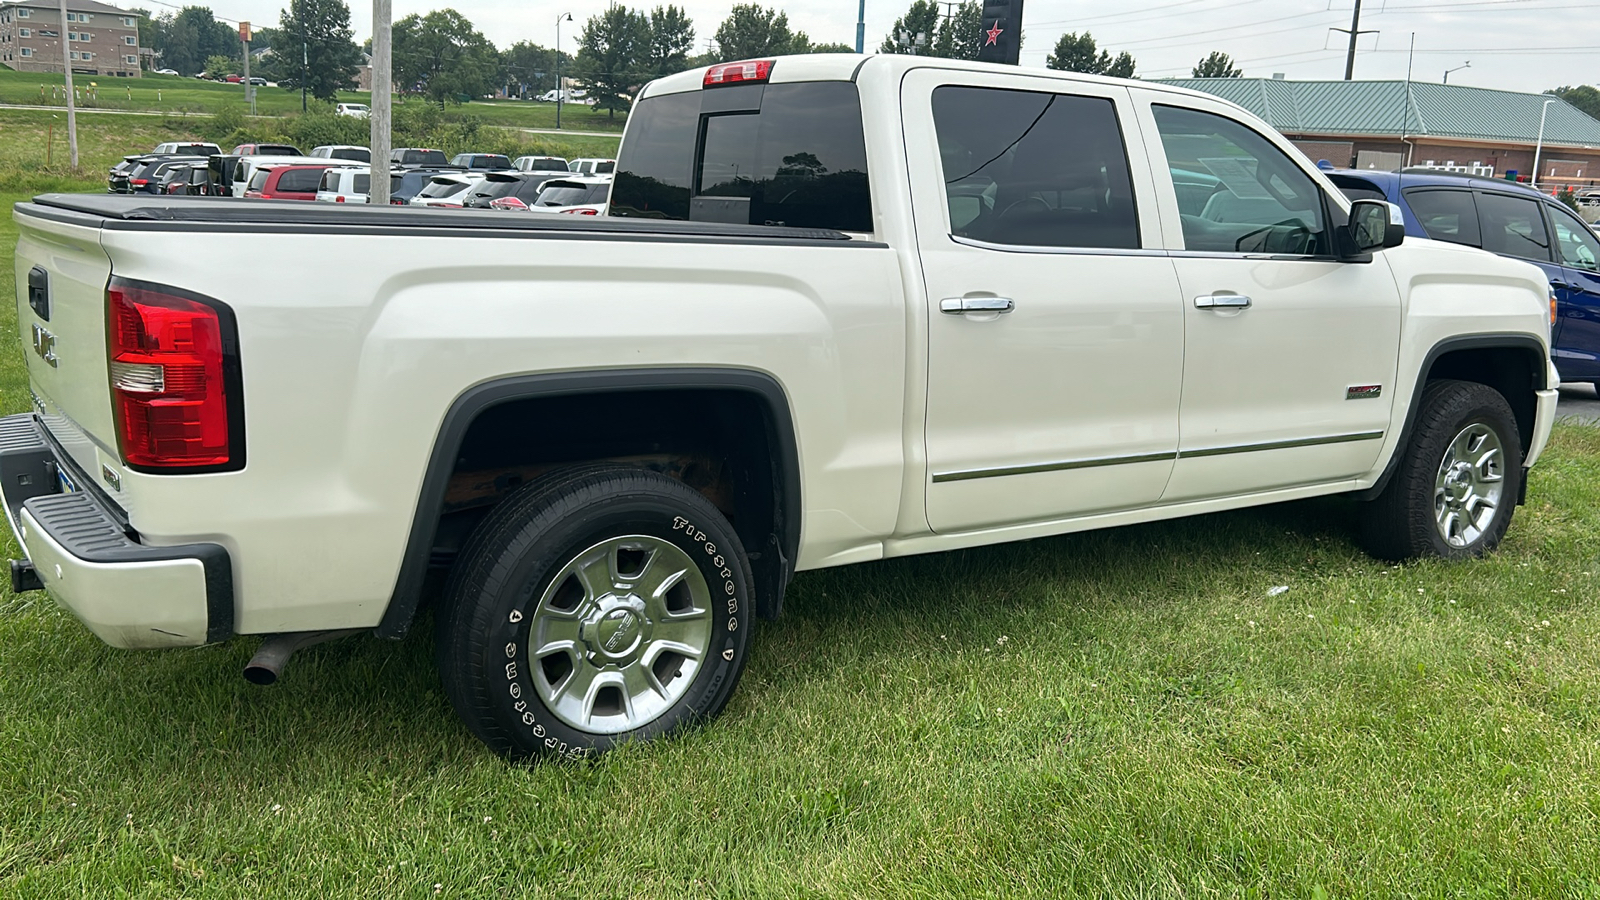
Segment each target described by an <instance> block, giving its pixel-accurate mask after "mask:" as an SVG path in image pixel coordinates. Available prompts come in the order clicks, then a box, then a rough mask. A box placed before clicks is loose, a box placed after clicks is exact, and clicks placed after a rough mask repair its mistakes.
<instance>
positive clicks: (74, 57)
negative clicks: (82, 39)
mask: <svg viewBox="0 0 1600 900" xmlns="http://www.w3.org/2000/svg"><path fill="white" fill-rule="evenodd" d="M70 56H71V57H72V58H73V59H77V58H78V51H76V50H74V51H72V53H71V54H70Z"/></svg>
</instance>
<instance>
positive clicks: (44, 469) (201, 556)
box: [0, 413, 233, 649]
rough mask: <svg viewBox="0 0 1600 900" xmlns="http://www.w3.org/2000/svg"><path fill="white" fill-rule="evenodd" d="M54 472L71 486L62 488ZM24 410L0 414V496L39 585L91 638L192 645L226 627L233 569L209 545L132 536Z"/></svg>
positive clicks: (121, 643) (222, 635) (229, 626)
mask: <svg viewBox="0 0 1600 900" xmlns="http://www.w3.org/2000/svg"><path fill="white" fill-rule="evenodd" d="M63 475H65V477H66V479H68V480H70V482H71V483H73V484H74V485H75V486H76V487H77V488H78V490H74V491H70V492H65V491H64V490H63ZM98 493H99V492H98V490H97V489H96V488H95V487H94V482H93V481H91V480H90V479H89V478H88V477H87V476H86V475H84V474H83V473H82V472H79V471H77V470H76V469H75V467H74V465H73V463H72V462H71V461H70V459H67V458H66V457H65V456H64V454H61V453H59V452H58V451H57V449H56V448H55V446H54V445H53V442H52V441H50V440H49V439H48V437H47V435H46V432H45V430H44V428H43V426H42V425H41V424H40V423H39V421H38V420H37V419H36V418H35V417H34V416H33V415H32V414H31V413H27V414H23V415H16V416H7V417H5V418H3V419H0V497H3V500H4V505H5V511H6V519H7V521H8V522H9V523H10V525H11V530H12V532H13V533H15V534H16V536H17V542H18V543H19V544H21V545H22V549H23V552H24V553H26V554H27V556H28V559H29V560H30V561H31V562H32V563H33V567H34V570H35V571H36V572H37V574H38V576H39V579H40V581H42V582H43V583H44V587H45V590H47V591H48V592H49V593H50V595H51V596H53V597H55V599H56V600H57V602H59V603H60V604H61V605H62V606H64V607H66V608H67V609H68V610H70V611H71V612H72V614H73V615H75V616H77V617H78V618H79V619H80V620H81V621H82V622H83V624H85V625H87V626H88V627H89V630H90V631H93V632H94V633H95V634H96V635H98V636H99V637H100V639H101V640H103V641H105V642H106V643H108V644H110V645H112V646H113V647H126V648H133V649H142V648H156V647H192V646H196V645H199V644H208V643H215V642H217V641H222V640H226V639H227V638H228V637H230V636H231V635H232V633H233V568H232V563H231V561H230V560H229V558H228V551H227V550H225V549H224V548H223V547H222V546H220V545H218V544H210V543H198V544H182V545H177V546H171V547H157V546H151V545H148V544H144V543H140V541H139V537H138V535H137V533H135V532H134V531H133V530H132V529H131V528H128V527H127V526H126V525H124V524H123V523H122V522H121V521H120V520H121V518H122V517H121V516H120V515H118V512H119V511H116V508H115V506H114V505H113V504H112V503H111V502H110V501H109V500H108V499H106V498H104V497H101V496H99V495H98Z"/></svg>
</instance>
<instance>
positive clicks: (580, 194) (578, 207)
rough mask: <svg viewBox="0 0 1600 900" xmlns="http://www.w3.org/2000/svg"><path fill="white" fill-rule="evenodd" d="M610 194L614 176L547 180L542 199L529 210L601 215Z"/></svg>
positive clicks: (581, 176)
mask: <svg viewBox="0 0 1600 900" xmlns="http://www.w3.org/2000/svg"><path fill="white" fill-rule="evenodd" d="M610 193H611V176H609V175H587V176H586V175H574V176H572V177H570V178H559V179H556V180H554V181H548V182H545V184H544V186H543V187H542V188H540V189H539V198H538V199H537V200H535V201H534V202H533V203H532V204H531V205H530V206H529V207H528V209H529V210H530V211H532V212H540V213H567V214H569V215H577V216H598V215H602V214H604V213H605V211H606V197H607V196H608V195H609V194H610Z"/></svg>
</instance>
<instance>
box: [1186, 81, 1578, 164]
mask: <svg viewBox="0 0 1600 900" xmlns="http://www.w3.org/2000/svg"><path fill="white" fill-rule="evenodd" d="M1159 81H1160V83H1161V84H1170V85H1173V86H1175V87H1184V88H1190V89H1192V90H1197V91H1204V92H1206V93H1208V94H1215V95H1216V96H1218V97H1221V98H1222V99H1224V100H1228V101H1231V102H1233V103H1237V104H1239V105H1240V106H1242V107H1244V108H1245V109H1248V110H1250V111H1251V112H1253V113H1255V114H1256V115H1258V116H1260V117H1261V118H1263V119H1265V120H1266V121H1267V122H1268V123H1269V124H1271V125H1272V127H1274V128H1276V129H1278V130H1279V131H1282V132H1287V133H1289V134H1317V135H1388V134H1393V135H1398V134H1400V133H1402V129H1403V131H1404V133H1405V134H1408V135H1427V136H1431V137H1448V138H1468V139H1471V140H1480V141H1501V142H1505V143H1516V144H1533V143H1535V142H1536V141H1537V140H1538V137H1539V111H1540V109H1541V108H1542V107H1543V106H1544V101H1546V100H1553V99H1555V98H1554V97H1553V96H1552V95H1550V94H1523V93H1518V92H1516V91H1496V90H1490V89H1488V88H1477V87H1467V86H1464V85H1456V84H1431V83H1427V82H1417V81H1414V82H1412V83H1411V102H1410V104H1409V113H1408V109H1407V107H1408V104H1407V103H1406V84H1405V82H1403V81H1279V80H1277V79H1272V78H1163V79H1160V80H1159ZM1544 142H1545V143H1546V144H1556V145H1564V146H1572V147H1583V146H1589V147H1595V148H1600V120H1595V119H1593V118H1590V117H1589V116H1588V115H1586V114H1585V113H1584V112H1583V111H1582V110H1579V109H1578V108H1577V107H1574V106H1572V105H1570V104H1568V103H1566V102H1565V101H1562V100H1556V102H1554V103H1552V104H1550V110H1549V112H1548V113H1547V114H1546V117H1545V124H1544Z"/></svg>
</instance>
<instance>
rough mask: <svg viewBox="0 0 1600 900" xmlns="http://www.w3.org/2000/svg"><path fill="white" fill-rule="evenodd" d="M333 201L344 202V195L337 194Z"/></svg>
mask: <svg viewBox="0 0 1600 900" xmlns="http://www.w3.org/2000/svg"><path fill="white" fill-rule="evenodd" d="M333 202H335V203H343V202H344V195H343V194H339V195H337V196H335V197H334V198H333Z"/></svg>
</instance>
